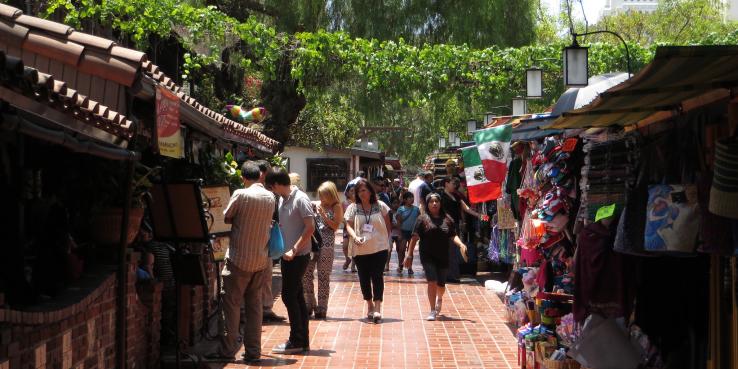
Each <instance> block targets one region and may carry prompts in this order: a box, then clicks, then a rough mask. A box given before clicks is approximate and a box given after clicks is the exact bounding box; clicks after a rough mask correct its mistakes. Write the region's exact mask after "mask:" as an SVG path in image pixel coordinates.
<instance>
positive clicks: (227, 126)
mask: <svg viewBox="0 0 738 369" xmlns="http://www.w3.org/2000/svg"><path fill="white" fill-rule="evenodd" d="M142 65H143V72H144V73H145V74H146V75H147V76H149V77H151V78H153V79H154V80H156V81H158V82H159V84H161V85H163V86H166V87H167V88H168V89H169V90H171V91H172V92H174V93H175V94H176V95H177V96H179V98H180V99H181V100H182V101H184V102H185V103H186V104H189V105H190V106H192V107H193V108H195V109H197V111H199V112H200V113H202V114H203V115H205V116H207V117H209V118H211V119H212V120H213V121H215V123H216V124H217V125H218V126H219V127H221V128H223V129H224V130H225V131H226V132H227V133H231V134H234V135H236V136H239V137H243V138H246V139H249V140H252V141H255V142H258V143H261V144H262V145H264V146H266V147H267V148H269V149H270V150H275V149H276V148H277V146H278V145H279V143H278V142H277V141H275V140H273V139H271V138H269V137H267V136H266V135H264V134H263V133H261V132H259V131H257V130H255V129H251V128H248V127H246V126H244V125H243V124H241V123H238V122H236V121H234V120H231V119H228V118H226V117H225V116H224V115H223V114H220V113H218V112H216V111H214V110H211V109H208V108H207V107H205V106H203V105H201V104H200V103H199V102H197V100H195V99H194V98H193V97H191V96H188V95H186V94H185V93H184V92H183V91H182V88H181V87H180V86H178V85H177V84H176V83H174V81H172V79H171V78H169V77H167V75H166V74H164V73H163V72H162V71H161V70H159V67H158V66H157V65H156V64H154V63H151V62H149V61H145V62H143V63H142Z"/></svg>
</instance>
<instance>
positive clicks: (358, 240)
mask: <svg viewBox="0 0 738 369" xmlns="http://www.w3.org/2000/svg"><path fill="white" fill-rule="evenodd" d="M354 190H355V192H356V195H355V202H354V203H353V204H351V205H350V206H349V207H348V209H346V214H345V216H344V219H345V220H346V231H347V232H348V234H349V238H350V242H352V243H353V247H352V248H351V249H352V255H353V257H354V259H353V260H354V263H355V264H356V269H358V272H359V273H358V274H359V284H360V286H361V294H362V295H363V297H364V300H365V301H366V303H367V304H366V306H367V319H369V320H372V321H374V323H379V322H380V321H381V320H382V300H383V297H384V265H385V263H386V262H387V250H388V249H389V240H390V234H391V231H392V223H391V222H390V219H389V210H390V209H389V207H388V206H387V205H386V204H385V203H383V202H381V201H377V194H376V192H375V191H374V188H373V187H372V186H371V185H370V184H369V183H368V182H367V181H366V180H363V179H362V180H359V182H358V183H357V184H356V186H355V187H354Z"/></svg>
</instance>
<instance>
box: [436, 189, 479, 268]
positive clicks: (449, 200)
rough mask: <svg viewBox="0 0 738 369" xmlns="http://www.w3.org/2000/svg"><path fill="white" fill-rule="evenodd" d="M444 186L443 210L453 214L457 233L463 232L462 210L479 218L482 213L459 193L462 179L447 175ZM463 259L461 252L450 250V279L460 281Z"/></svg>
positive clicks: (450, 214)
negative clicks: (472, 207) (475, 209)
mask: <svg viewBox="0 0 738 369" xmlns="http://www.w3.org/2000/svg"><path fill="white" fill-rule="evenodd" d="M441 184H442V186H443V192H442V193H441V207H442V208H443V211H444V212H445V213H446V214H448V215H449V216H451V219H452V220H453V221H454V225H455V226H456V234H461V232H460V230H461V212H462V211H464V212H465V213H467V214H469V215H472V216H474V217H476V218H478V219H481V216H482V215H481V214H479V213H477V212H476V211H474V210H472V209H471V208H470V207H469V205H467V204H466V202H464V199H463V198H462V197H461V196H460V195H459V194H458V190H459V184H460V181H459V179H458V178H455V177H445V178H443V180H442V181H441ZM460 263H461V259H460V258H459V252H458V251H457V250H456V249H453V248H452V249H450V250H449V266H448V281H449V282H458V281H459V274H460V272H459V264H460Z"/></svg>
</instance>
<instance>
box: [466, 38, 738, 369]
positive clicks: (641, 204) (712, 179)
mask: <svg viewBox="0 0 738 369" xmlns="http://www.w3.org/2000/svg"><path fill="white" fill-rule="evenodd" d="M736 66H738V48H736V47H732V46H731V47H728V46H726V47H663V48H659V49H658V50H657V52H656V57H655V59H654V61H653V62H652V63H651V64H650V65H648V66H647V67H645V68H644V70H643V71H641V72H640V73H639V74H637V75H635V76H634V77H633V78H631V79H629V80H627V81H625V82H623V83H621V84H613V85H611V86H608V87H610V88H609V89H607V90H606V91H604V90H603V91H600V92H602V93H601V94H600V95H599V97H597V98H594V97H592V98H591V99H590V100H594V101H593V102H592V103H591V104H589V105H583V106H582V107H578V108H575V109H574V110H564V111H557V114H556V115H557V117H551V116H550V115H549V116H545V115H544V116H540V117H533V118H532V119H528V120H525V121H523V122H522V123H521V124H520V125H517V126H515V128H513V130H512V132H513V134H512V138H511V141H512V143H511V147H512V149H511V154H512V155H513V157H512V158H511V159H512V160H509V161H508V163H509V166H508V172H507V179H506V182H505V185H506V187H507V188H506V189H505V191H502V194H503V196H501V198H500V199H499V200H498V204H497V207H496V215H495V216H493V217H492V219H493V223H492V229H491V231H490V232H491V236H490V240H491V242H490V245H489V253H490V257H491V258H493V260H496V261H498V262H510V263H512V264H513V273H512V275H511V278H510V281H509V285H508V289H507V291H506V293H505V302H506V304H507V306H508V319H509V321H510V322H511V323H512V324H513V326H514V327H515V329H517V335H518V338H519V347H520V351H519V364H520V366H521V367H524V368H578V367H580V366H581V367H587V368H635V367H649V368H682V367H694V368H697V367H707V368H735V367H736V366H737V365H738V360H737V358H738V356H736V348H737V347H738V336H737V335H736V332H737V331H738V330H737V328H736V327H737V326H738V325H737V324H738V319H736V317H737V315H736V313H737V310H736V297H737V295H738V289H736V287H737V286H738V281H737V280H736V271H735V264H736V262H735V260H736V255H737V254H738V237H736V230H737V228H738V220H737V219H738V199H736V193H738V186H737V185H738V183H736V180H735V179H736V178H737V177H736V176H735V168H736V165H735V163H736V159H738V143H737V142H736V126H737V125H738V114H736V113H737V112H738V106H736V101H735V98H734V97H733V96H734V93H735V91H737V90H736V88H737V87H738V83H737V82H736V79H735V77H734V74H735V73H736V72H735V70H736V69H735V67H736ZM623 80H625V79H624V78H623ZM565 95H566V94H565ZM554 110H555V109H554ZM551 115H553V113H552V114H551ZM541 122H546V123H541ZM551 123H553V124H551ZM521 125H522V126H523V128H522V129H521V128H520V127H521ZM526 126H527V127H528V128H526ZM515 129H518V131H517V133H518V134H517V135H516V132H515ZM477 143H478V144H479V142H477ZM485 169H486V168H485ZM518 176H519V179H517V178H516V177H518ZM504 194H507V195H508V196H505V195H504ZM512 194H516V195H517V196H518V199H517V201H516V200H513V196H512ZM511 217H512V218H513V219H514V220H513V221H512V223H513V224H514V226H513V227H512V228H509V227H510V223H511V222H510V220H509V219H510V218H511Z"/></svg>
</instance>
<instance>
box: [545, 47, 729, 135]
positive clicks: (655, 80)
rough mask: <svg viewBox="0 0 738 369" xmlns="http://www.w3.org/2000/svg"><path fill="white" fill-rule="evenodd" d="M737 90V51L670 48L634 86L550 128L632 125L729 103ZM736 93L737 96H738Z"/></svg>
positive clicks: (660, 53) (610, 93)
mask: <svg viewBox="0 0 738 369" xmlns="http://www.w3.org/2000/svg"><path fill="white" fill-rule="evenodd" d="M734 89H738V46H668V47H659V48H658V49H656V56H655V57H654V59H653V61H652V62H651V63H650V64H648V65H647V66H646V67H644V68H643V69H642V70H641V71H640V72H639V73H638V74H637V75H635V76H634V77H633V78H631V79H630V80H628V81H626V82H624V83H622V84H620V85H618V86H615V87H613V88H611V89H609V90H607V91H605V92H603V93H602V94H600V96H599V97H598V98H597V99H595V100H594V101H593V102H592V103H591V104H589V105H587V106H585V107H583V108H581V109H576V110H572V111H569V112H565V113H563V114H562V115H561V116H560V117H559V118H558V119H556V121H554V123H553V124H552V125H551V126H549V127H548V128H559V129H561V128H585V127H606V126H612V125H621V126H626V125H632V124H637V123H640V122H644V121H656V120H662V119H667V118H669V117H671V116H673V115H676V114H679V113H680V112H685V111H689V110H691V109H695V108H698V107H700V106H704V105H706V104H709V103H712V102H715V101H719V100H721V99H725V98H729V97H730V96H732V95H731V93H732V91H733V90H734ZM737 92H738V91H737Z"/></svg>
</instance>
